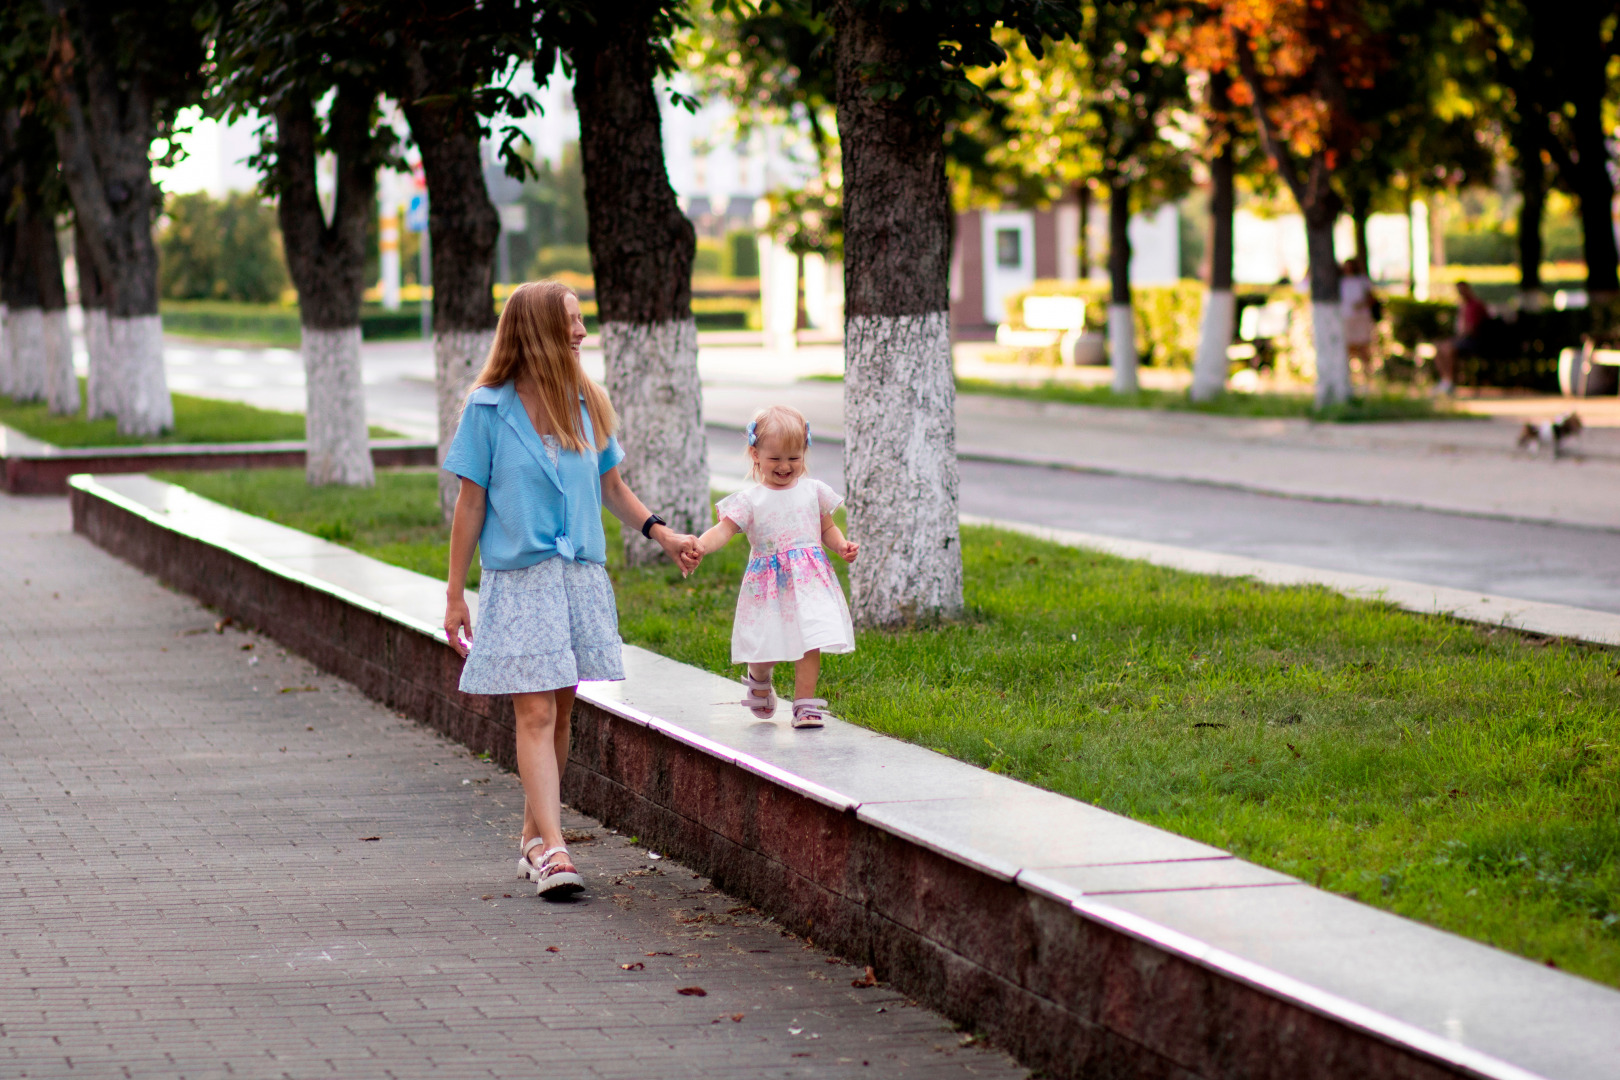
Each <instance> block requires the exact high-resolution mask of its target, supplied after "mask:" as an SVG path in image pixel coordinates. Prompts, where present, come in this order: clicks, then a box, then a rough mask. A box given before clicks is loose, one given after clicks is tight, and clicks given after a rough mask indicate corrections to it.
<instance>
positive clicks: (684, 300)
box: [571, 2, 713, 565]
mask: <svg viewBox="0 0 1620 1080" xmlns="http://www.w3.org/2000/svg"><path fill="white" fill-rule="evenodd" d="M654 7H655V5H653V4H649V3H646V2H637V3H623V4H621V5H619V8H618V12H617V16H616V18H615V19H614V21H613V22H612V23H611V24H610V25H609V24H604V25H603V26H602V27H600V28H599V29H598V32H596V33H593V34H590V35H588V36H587V38H586V39H584V40H581V41H578V42H576V43H575V44H574V46H573V48H572V50H571V52H572V54H573V59H574V72H575V74H574V102H575V104H576V105H577V106H578V107H579V142H580V158H581V163H582V165H583V167H584V172H585V208H586V216H587V220H588V227H589V230H590V245H591V270H592V273H593V274H594V276H595V281H596V304H597V311H598V318H599V320H600V325H601V335H602V350H603V353H604V354H605V357H604V358H605V361H606V368H607V384H608V393H609V394H610V395H611V396H612V398H613V402H614V405H615V406H616V407H617V409H618V412H619V417H620V420H621V422H622V423H623V434H622V435H621V437H620V441H621V442H622V444H623V446H624V453H625V458H624V463H623V464H622V465H621V466H620V470H621V474H622V475H623V476H624V478H625V481H626V483H628V484H630V486H631V487H632V488H634V490H635V492H636V494H637V495H639V496H640V497H641V500H642V501H643V502H644V503H646V504H647V506H648V507H649V508H650V509H651V510H653V511H654V512H655V513H658V514H659V515H661V516H664V517H667V518H668V520H669V525H670V527H671V528H672V529H675V530H676V531H677V532H692V533H700V532H703V531H704V530H705V529H707V528H708V527H709V525H710V524H711V523H712V521H713V514H712V513H711V511H710V507H709V462H708V445H707V440H706V438H705V435H704V430H703V394H702V388H701V386H700V384H699V381H698V371H697V322H696V321H695V320H694V318H693V316H692V260H693V257H694V255H695V254H696V251H697V235H696V233H695V232H694V230H693V228H692V223H691V222H690V221H688V220H687V218H686V215H685V214H683V213H682V212H681V208H680V205H679V204H678V203H677V202H676V199H675V192H674V190H673V189H672V188H671V187H670V184H669V175H668V173H667V172H666V170H665V167H664V139H663V129H662V119H661V117H660V115H659V111H658V98H657V95H656V93H655V92H654V89H653V79H654V78H655V76H656V75H657V70H656V67H655V64H654V58H653V54H652V50H651V49H650V48H649V47H648V40H649V36H650V32H651V20H652V17H653V15H654ZM624 556H625V561H626V562H627V563H628V564H630V565H637V564H647V563H652V562H656V561H657V560H658V559H659V558H661V557H662V556H663V552H662V550H661V549H659V548H658V547H657V546H655V545H653V544H649V543H647V542H646V541H645V540H643V539H642V538H641V537H639V536H637V535H635V533H634V531H633V530H629V529H627V530H625V535H624Z"/></svg>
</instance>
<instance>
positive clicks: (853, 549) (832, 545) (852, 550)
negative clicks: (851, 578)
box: [821, 514, 861, 562]
mask: <svg viewBox="0 0 1620 1080" xmlns="http://www.w3.org/2000/svg"><path fill="white" fill-rule="evenodd" d="M821 546H822V547H824V548H826V549H827V550H828V551H830V552H832V553H833V554H834V555H837V556H838V557H839V558H840V559H843V560H844V561H845V562H854V561H855V556H856V555H857V554H858V553H859V552H860V550H861V545H859V544H856V543H853V542H851V541H850V540H849V538H848V537H846V536H845V535H844V530H843V529H840V528H839V527H838V524H837V522H835V521H833V517H832V515H831V514H822V515H821Z"/></svg>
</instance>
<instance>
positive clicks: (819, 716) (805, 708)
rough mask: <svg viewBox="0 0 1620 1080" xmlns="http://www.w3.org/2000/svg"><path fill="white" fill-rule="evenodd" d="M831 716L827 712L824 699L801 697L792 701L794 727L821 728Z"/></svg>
mask: <svg viewBox="0 0 1620 1080" xmlns="http://www.w3.org/2000/svg"><path fill="white" fill-rule="evenodd" d="M830 715H831V714H830V713H828V712H827V701H826V699H825V698H818V697H802V698H794V699H793V726H794V727H822V726H823V725H825V724H826V723H827V718H828V717H829V716H830Z"/></svg>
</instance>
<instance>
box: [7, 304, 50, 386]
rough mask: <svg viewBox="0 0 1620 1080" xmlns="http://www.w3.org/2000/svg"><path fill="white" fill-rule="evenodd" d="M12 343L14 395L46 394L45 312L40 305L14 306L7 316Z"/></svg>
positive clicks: (8, 339) (9, 336) (8, 332)
mask: <svg viewBox="0 0 1620 1080" xmlns="http://www.w3.org/2000/svg"><path fill="white" fill-rule="evenodd" d="M6 339H7V341H8V342H9V343H10V345H11V399H12V400H13V401H38V400H39V399H40V398H42V397H44V396H45V313H44V312H43V311H41V310H40V309H39V308H37V307H25V308H12V309H11V311H10V312H9V313H8V316H7V318H6Z"/></svg>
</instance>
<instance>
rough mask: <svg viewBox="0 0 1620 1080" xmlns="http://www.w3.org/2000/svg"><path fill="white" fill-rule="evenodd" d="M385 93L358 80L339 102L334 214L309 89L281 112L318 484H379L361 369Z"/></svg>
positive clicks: (286, 208)
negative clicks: (375, 115)
mask: <svg viewBox="0 0 1620 1080" xmlns="http://www.w3.org/2000/svg"><path fill="white" fill-rule="evenodd" d="M375 103H376V94H375V93H374V92H373V91H372V90H370V89H369V88H367V87H365V86H363V85H361V84H358V83H353V82H348V83H343V84H340V85H339V88H338V91H337V96H336V97H335V99H334V100H333V104H332V111H331V119H330V124H329V132H328V138H327V144H328V146H329V147H330V148H331V149H332V150H333V151H334V152H335V153H336V156H337V190H336V191H335V192H334V196H333V203H332V219H331V221H330V222H328V221H327V220H326V215H325V213H324V212H323V211H322V209H321V202H320V195H319V193H318V192H317V190H316V183H315V158H316V143H317V136H318V134H319V130H320V128H319V122H318V121H317V120H316V117H315V107H314V103H313V102H312V101H310V100H309V98H308V96H307V95H303V94H294V95H290V96H289V97H288V98H287V99H286V100H285V102H284V103H283V104H282V106H281V107H280V108H279V109H278V110H277V112H276V186H277V189H278V191H279V193H280V198H279V199H278V203H277V215H278V218H279V220H280V223H281V235H282V243H283V246H284V248H285V250H286V253H287V269H288V272H289V273H290V274H291V275H292V279H293V284H294V285H296V286H297V288H298V308H299V321H300V323H301V330H302V337H303V340H302V352H303V360H304V392H305V406H304V440H305V443H306V445H307V447H308V452H307V455H306V458H305V479H306V480H307V481H308V483H309V484H310V486H312V487H319V486H323V485H327V484H343V485H347V486H350V487H370V486H371V485H372V484H373V483H375V482H376V476H375V473H374V472H373V469H372V464H371V447H370V444H369V442H368V439H367V433H368V428H367V426H366V398H365V390H364V386H363V382H362V379H361V371H360V301H361V299H362V295H363V293H364V292H365V287H366V282H365V273H366V226H367V224H368V223H369V221H370V218H371V214H372V213H373V206H374V204H375V202H376V197H377V173H376V162H375V160H374V157H375V155H374V152H373V150H374V145H373V144H374V138H373V133H372V122H371V114H372V109H373V107H374V105H375Z"/></svg>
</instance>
